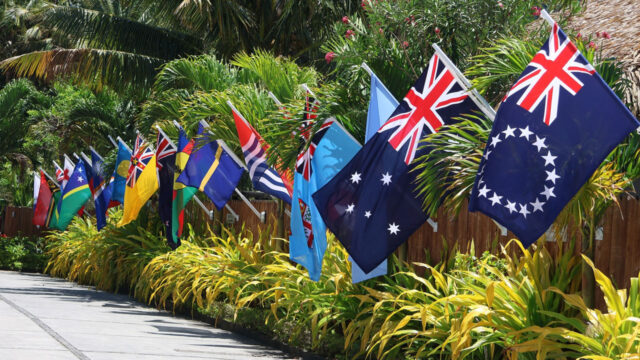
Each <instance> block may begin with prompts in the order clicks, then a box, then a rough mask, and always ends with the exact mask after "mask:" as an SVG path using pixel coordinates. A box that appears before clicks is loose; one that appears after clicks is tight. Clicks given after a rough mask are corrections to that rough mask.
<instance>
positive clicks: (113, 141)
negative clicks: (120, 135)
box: [107, 135, 118, 149]
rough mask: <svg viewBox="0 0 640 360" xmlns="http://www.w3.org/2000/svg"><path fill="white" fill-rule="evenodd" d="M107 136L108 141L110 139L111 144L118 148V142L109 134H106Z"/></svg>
mask: <svg viewBox="0 0 640 360" xmlns="http://www.w3.org/2000/svg"><path fill="white" fill-rule="evenodd" d="M107 137H108V138H109V141H111V143H112V144H113V146H114V147H115V148H116V149H117V148H118V144H117V143H116V141H115V140H113V138H112V137H111V135H107Z"/></svg>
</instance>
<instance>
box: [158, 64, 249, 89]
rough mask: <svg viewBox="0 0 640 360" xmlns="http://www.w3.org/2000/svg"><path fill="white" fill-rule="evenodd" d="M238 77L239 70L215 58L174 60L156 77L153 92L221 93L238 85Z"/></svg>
mask: <svg viewBox="0 0 640 360" xmlns="http://www.w3.org/2000/svg"><path fill="white" fill-rule="evenodd" d="M237 76H238V74H237V69H235V68H233V67H230V66H229V65H227V64H225V63H223V62H222V61H220V60H219V59H217V58H216V57H215V56H212V55H200V56H192V57H188V58H183V59H177V60H173V61H171V62H168V63H167V64H166V65H164V66H163V67H162V70H160V72H159V73H158V76H157V77H156V81H155V83H154V85H153V90H154V91H155V92H156V93H160V92H162V91H166V90H168V89H185V90H188V91H211V90H219V91H220V90H225V89H227V88H229V87H231V86H233V85H234V84H235V83H237V82H238V78H237Z"/></svg>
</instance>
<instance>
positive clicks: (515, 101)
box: [469, 24, 639, 246]
mask: <svg viewBox="0 0 640 360" xmlns="http://www.w3.org/2000/svg"><path fill="white" fill-rule="evenodd" d="M638 125H639V124H638V121H637V120H636V119H635V118H634V117H633V115H631V113H630V112H629V110H628V109H627V108H626V107H625V106H624V105H623V104H622V102H621V101H620V99H618V98H617V97H616V95H615V94H614V93H613V91H612V90H611V89H610V88H609V86H608V85H607V84H606V83H605V82H604V80H602V78H601V77H600V75H598V73H596V71H595V69H594V68H593V67H592V66H591V65H590V64H589V63H588V62H587V60H586V59H585V58H584V56H582V54H581V53H580V52H579V51H578V49H577V48H576V46H575V45H574V44H573V43H571V41H569V39H568V38H567V36H566V35H565V34H564V33H563V32H562V30H560V28H559V27H558V25H557V24H554V26H553V29H552V31H551V36H550V37H549V40H548V41H547V42H546V43H545V44H544V46H543V47H542V49H541V50H540V51H539V52H538V53H537V54H536V56H535V57H534V58H533V60H531V63H529V66H527V68H526V69H525V71H524V73H523V74H522V75H521V76H520V79H519V80H518V81H517V82H516V83H515V84H514V85H513V87H512V88H511V90H510V91H509V93H508V94H507V96H505V98H504V100H503V102H502V104H501V105H500V108H499V109H498V113H497V114H496V118H495V122H494V123H493V129H492V130H491V135H490V138H489V141H488V143H487V145H486V147H485V151H484V156H483V159H482V161H481V162H480V168H479V169H480V170H479V171H478V174H477V176H476V181H475V184H474V186H473V191H472V194H471V201H470V203H469V209H470V210H471V211H481V212H483V213H485V214H487V215H489V216H490V217H492V218H493V219H495V220H496V221H498V222H499V223H500V224H502V225H504V226H506V227H507V228H508V229H509V230H511V231H513V233H514V234H516V235H517V236H518V238H520V241H522V243H523V244H524V245H525V246H529V245H530V244H531V243H533V242H535V241H536V240H537V239H538V238H539V237H540V236H541V235H542V234H543V233H544V232H545V231H546V230H547V229H548V228H549V226H551V224H552V223H553V222H554V221H555V219H556V217H557V216H558V214H559V213H560V211H562V209H563V208H564V206H565V205H566V204H567V202H569V200H570V199H571V198H572V197H573V196H574V195H575V194H576V192H578V190H579V189H580V187H582V185H583V184H584V183H585V182H586V181H587V180H588V179H589V177H590V176H591V175H592V174H593V173H594V171H595V170H596V169H597V168H598V166H599V165H600V163H601V162H602V161H603V160H604V159H605V157H606V156H607V155H608V154H609V153H610V152H611V150H613V148H615V147H616V145H618V144H619V143H620V142H621V141H622V140H623V139H624V138H625V137H626V136H627V135H628V134H629V133H630V132H631V131H633V130H634V129H636V128H637V127H638Z"/></svg>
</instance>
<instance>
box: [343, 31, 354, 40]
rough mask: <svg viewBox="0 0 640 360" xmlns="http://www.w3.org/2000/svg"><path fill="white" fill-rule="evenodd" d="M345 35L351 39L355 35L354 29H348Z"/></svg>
mask: <svg viewBox="0 0 640 360" xmlns="http://www.w3.org/2000/svg"><path fill="white" fill-rule="evenodd" d="M344 37H345V38H347V39H351V38H352V37H353V30H351V29H349V30H347V32H346V33H345V34H344Z"/></svg>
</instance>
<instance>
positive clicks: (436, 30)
mask: <svg viewBox="0 0 640 360" xmlns="http://www.w3.org/2000/svg"><path fill="white" fill-rule="evenodd" d="M433 31H434V32H435V33H436V35H440V28H439V27H437V26H436V28H435V29H434V30H433Z"/></svg>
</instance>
